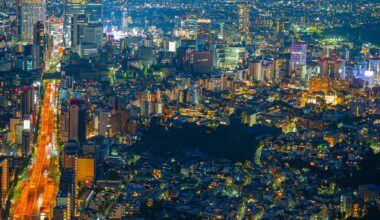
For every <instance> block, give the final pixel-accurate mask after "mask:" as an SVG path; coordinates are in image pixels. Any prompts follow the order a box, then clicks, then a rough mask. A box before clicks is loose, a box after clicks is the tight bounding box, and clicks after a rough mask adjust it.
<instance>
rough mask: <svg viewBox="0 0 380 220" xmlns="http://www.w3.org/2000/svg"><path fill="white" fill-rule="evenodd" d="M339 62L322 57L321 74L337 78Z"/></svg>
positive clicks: (338, 76)
mask: <svg viewBox="0 0 380 220" xmlns="http://www.w3.org/2000/svg"><path fill="white" fill-rule="evenodd" d="M340 64H341V62H339V61H335V60H331V59H324V60H322V63H321V76H322V77H325V78H330V79H339V78H340V75H339V70H340Z"/></svg>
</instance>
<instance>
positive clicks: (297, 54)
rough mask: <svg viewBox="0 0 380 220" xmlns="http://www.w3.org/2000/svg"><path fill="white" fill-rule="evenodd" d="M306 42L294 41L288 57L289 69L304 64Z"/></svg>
mask: <svg viewBox="0 0 380 220" xmlns="http://www.w3.org/2000/svg"><path fill="white" fill-rule="evenodd" d="M306 57H307V44H306V43H304V42H294V43H293V45H292V51H291V57H290V69H291V70H295V69H297V68H298V67H299V66H306Z"/></svg>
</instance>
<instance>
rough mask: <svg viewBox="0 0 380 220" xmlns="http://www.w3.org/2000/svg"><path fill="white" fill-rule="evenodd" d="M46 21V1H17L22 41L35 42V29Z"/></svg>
mask: <svg viewBox="0 0 380 220" xmlns="http://www.w3.org/2000/svg"><path fill="white" fill-rule="evenodd" d="M45 20H46V8H45V2H44V0H18V1H17V25H18V27H17V29H18V32H19V34H20V35H21V40H23V41H27V42H33V27H34V24H35V23H37V22H38V21H42V22H44V21H45Z"/></svg>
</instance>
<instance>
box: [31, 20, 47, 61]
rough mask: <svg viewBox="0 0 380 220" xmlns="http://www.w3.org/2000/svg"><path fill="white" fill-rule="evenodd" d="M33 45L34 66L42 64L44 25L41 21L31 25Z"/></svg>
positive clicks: (44, 44)
mask: <svg viewBox="0 0 380 220" xmlns="http://www.w3.org/2000/svg"><path fill="white" fill-rule="evenodd" d="M33 46H34V49H35V56H36V57H35V61H36V66H42V65H43V63H44V62H43V61H44V54H45V46H46V43H45V26H44V24H43V23H42V22H41V21H37V23H35V24H34V26H33Z"/></svg>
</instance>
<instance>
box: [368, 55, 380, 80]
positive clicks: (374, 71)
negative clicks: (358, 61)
mask: <svg viewBox="0 0 380 220" xmlns="http://www.w3.org/2000/svg"><path fill="white" fill-rule="evenodd" d="M367 75H371V82H372V85H373V86H374V85H379V84H380V58H375V59H370V60H369V62H368V72H367Z"/></svg>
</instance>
